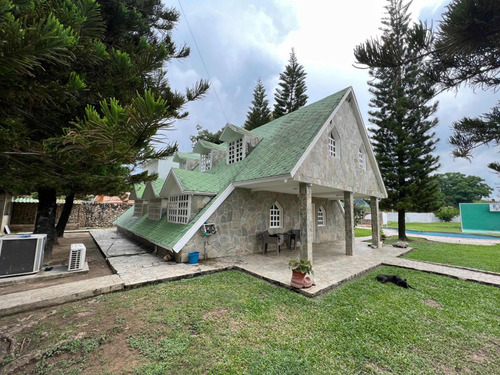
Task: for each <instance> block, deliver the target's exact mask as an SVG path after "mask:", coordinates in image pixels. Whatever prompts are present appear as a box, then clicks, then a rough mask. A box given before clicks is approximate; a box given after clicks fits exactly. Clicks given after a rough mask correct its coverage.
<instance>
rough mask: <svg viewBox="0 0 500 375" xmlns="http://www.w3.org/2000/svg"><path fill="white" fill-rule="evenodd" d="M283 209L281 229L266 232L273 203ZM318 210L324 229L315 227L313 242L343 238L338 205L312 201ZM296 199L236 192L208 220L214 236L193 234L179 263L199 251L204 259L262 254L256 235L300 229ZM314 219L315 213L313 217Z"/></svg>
mask: <svg viewBox="0 0 500 375" xmlns="http://www.w3.org/2000/svg"><path fill="white" fill-rule="evenodd" d="M276 201H277V202H278V203H279V204H280V205H281V207H282V208H283V224H282V228H272V229H270V228H269V209H270V207H271V206H272V205H273V203H274V202H276ZM312 203H313V204H314V206H315V207H316V211H317V209H318V208H319V207H320V206H322V207H323V208H324V209H325V214H326V218H325V219H326V221H325V225H324V226H320V227H316V229H315V239H314V240H313V242H329V241H333V240H340V239H343V238H344V216H343V210H342V207H341V206H340V204H339V202H338V201H331V200H330V201H329V200H326V199H316V198H313V199H312ZM299 205H300V202H299V197H298V195H292V194H282V193H274V192H262V191H261V192H251V191H250V190H248V189H242V188H236V189H235V190H234V191H233V192H232V193H231V194H230V195H229V197H228V198H227V199H226V200H225V201H224V203H222V204H221V205H220V207H219V208H218V209H217V210H216V211H215V212H214V214H213V215H212V216H211V217H210V218H209V219H208V220H207V221H208V222H211V223H215V225H216V228H217V233H216V234H215V235H212V236H210V237H204V236H202V235H201V232H198V233H196V234H195V235H194V236H193V237H192V238H191V239H190V240H189V241H188V243H187V244H186V245H185V246H184V248H183V249H182V255H181V261H183V262H185V261H187V259H188V253H189V252H192V251H199V252H200V258H201V259H203V257H204V254H205V253H206V255H207V257H208V258H216V257H224V256H233V255H241V254H250V253H256V252H261V251H262V243H261V240H260V238H259V234H260V233H261V232H263V231H265V230H269V232H270V233H271V234H274V233H284V232H289V231H290V230H291V229H299V228H300V222H299ZM312 216H313V218H314V219H315V218H316V212H315V213H314V214H313V215H312Z"/></svg>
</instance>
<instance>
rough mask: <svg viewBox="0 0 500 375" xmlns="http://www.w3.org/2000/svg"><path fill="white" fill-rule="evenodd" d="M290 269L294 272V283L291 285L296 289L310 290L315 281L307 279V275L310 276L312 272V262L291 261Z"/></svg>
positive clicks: (304, 260)
mask: <svg viewBox="0 0 500 375" xmlns="http://www.w3.org/2000/svg"><path fill="white" fill-rule="evenodd" d="M288 268H289V269H291V270H292V281H291V282H290V285H291V286H293V287H294V288H298V289H301V288H309V287H310V286H311V285H312V284H313V281H312V279H311V278H310V277H306V274H308V273H309V274H310V273H311V271H312V265H311V262H310V261H309V260H307V259H302V258H301V259H290V262H289V263H288Z"/></svg>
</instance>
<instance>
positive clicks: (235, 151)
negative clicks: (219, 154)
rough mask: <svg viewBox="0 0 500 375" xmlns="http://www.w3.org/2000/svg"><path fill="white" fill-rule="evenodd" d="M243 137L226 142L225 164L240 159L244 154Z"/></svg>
mask: <svg viewBox="0 0 500 375" xmlns="http://www.w3.org/2000/svg"><path fill="white" fill-rule="evenodd" d="M244 155H245V154H244V152H243V139H242V138H240V139H237V140H235V141H232V142H229V143H228V144H227V164H234V163H237V162H239V161H242V160H243V158H244V157H245V156H244Z"/></svg>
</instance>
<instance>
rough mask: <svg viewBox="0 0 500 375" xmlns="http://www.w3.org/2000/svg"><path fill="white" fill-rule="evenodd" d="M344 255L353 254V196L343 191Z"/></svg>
mask: <svg viewBox="0 0 500 375" xmlns="http://www.w3.org/2000/svg"><path fill="white" fill-rule="evenodd" d="M344 211H345V214H344V218H345V254H346V255H352V254H353V253H354V194H353V193H351V192H350V191H344Z"/></svg>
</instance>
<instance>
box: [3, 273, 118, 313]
mask: <svg viewBox="0 0 500 375" xmlns="http://www.w3.org/2000/svg"><path fill="white" fill-rule="evenodd" d="M122 289H124V283H123V281H122V280H121V279H120V276H118V275H110V276H101V277H96V278H93V279H88V280H80V281H75V282H72V283H66V284H60V285H54V286H49V287H45V288H39V289H32V290H27V291H24V292H19V293H11V294H6V295H3V296H2V297H1V299H2V303H1V305H0V316H4V315H10V314H15V313H18V312H21V311H26V310H33V309H38V308H41V307H47V306H53V305H60V304H63V303H66V302H70V301H75V300H79V299H83V298H87V297H92V296H96V295H99V294H105V293H110V292H114V291H117V290H122Z"/></svg>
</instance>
